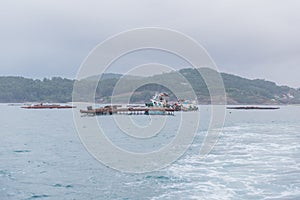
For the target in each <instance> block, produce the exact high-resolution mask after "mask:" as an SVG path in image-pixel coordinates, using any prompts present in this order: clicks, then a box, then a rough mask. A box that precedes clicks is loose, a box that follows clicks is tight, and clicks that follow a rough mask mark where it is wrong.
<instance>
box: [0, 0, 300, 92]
mask: <svg viewBox="0 0 300 200" xmlns="http://www.w3.org/2000/svg"><path fill="white" fill-rule="evenodd" d="M299 10H300V1H298V0H206V1H203V0H195V1H192V0H187V1H184V0H164V1H162V0H151V1H150V0H119V1H116V0H107V1H101V0H100V1H96V0H95V1H90V0H87V1H75V0H69V1H64V0H60V1H55V0H43V1H40V0H24V1H19V0H7V1H6V0H2V1H1V3H0V25H1V29H0V31H1V32H0V36H1V37H0V44H1V45H0V75H21V76H26V77H32V78H42V77H51V76H58V75H59V76H63V77H68V78H74V77H75V75H76V72H77V70H78V68H79V66H80V64H81V62H82V61H83V59H84V58H85V57H86V56H87V54H88V53H89V51H91V50H92V49H93V47H95V45H97V44H98V43H100V42H101V41H103V40H104V39H106V38H107V37H109V36H111V35H113V34H116V33H119V32H121V31H125V30H128V29H132V28H138V27H149V26H155V27H166V28H170V29H175V30H178V31H180V32H183V33H185V34H187V35H189V36H191V37H193V38H194V39H196V40H197V41H198V42H199V43H200V44H202V45H203V46H204V47H205V48H206V49H207V51H208V52H209V54H210V55H211V57H212V58H213V59H214V61H215V62H216V64H217V65H218V67H219V69H220V71H224V72H229V73H233V74H237V75H241V76H244V77H248V78H264V79H268V80H271V81H275V82H276V83H278V84H281V85H282V84H283V85H289V86H293V87H297V88H298V87H300V76H299V75H300V37H299V36H300V12H299ZM153 55H154V54H153ZM153 55H152V57H153ZM136 56H138V55H136ZM144 56H145V55H144ZM150 57H151V56H150ZM161 57H162V56H161ZM131 58H132V59H140V60H142V59H143V56H142V55H140V57H139V58H135V57H133V56H131ZM165 58H167V56H166V57H165ZM125 60H126V59H125ZM128 60H130V57H129V58H127V61H128ZM145 61H149V58H148V60H147V59H146V60H145ZM119 63H120V65H121V64H122V63H121V62H119ZM121 71H122V70H121Z"/></svg>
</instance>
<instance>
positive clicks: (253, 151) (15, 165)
mask: <svg viewBox="0 0 300 200" xmlns="http://www.w3.org/2000/svg"><path fill="white" fill-rule="evenodd" d="M209 108H210V106H201V109H200V112H202V113H203V116H202V118H201V120H202V121H203V125H202V126H201V127H199V130H198V131H197V135H196V137H195V139H194V142H193V143H192V144H191V147H190V148H189V149H188V150H187V152H186V153H185V154H184V155H183V156H182V157H180V158H179V159H178V160H177V161H176V162H174V163H172V164H171V165H170V166H168V167H166V168H163V169H161V170H158V171H155V172H149V173H142V174H134V173H124V172H120V171H118V170H115V169H111V168H110V167H108V166H105V165H103V164H102V163H101V162H99V161H97V160H96V159H95V158H94V157H93V156H92V155H90V154H89V153H88V151H87V150H86V149H85V147H84V145H83V144H82V143H81V141H80V139H79V137H78V134H77V130H76V128H75V125H74V121H73V113H72V110H55V109H53V110H26V109H22V108H20V107H17V106H7V105H6V104H1V105H0V113H1V114H0V122H1V126H0V136H1V140H0V199H1V200H6V199H8V200H10V199H12V200H18V199H23V200H32V199H79V200H82V199H300V107H299V106H281V109H279V110H227V111H226V119H225V125H224V128H223V131H222V134H221V136H220V137H219V139H218V141H217V143H216V145H215V146H214V148H213V149H212V151H211V152H210V153H209V154H208V155H207V156H206V157H204V158H201V157H200V156H199V149H200V148H201V144H202V142H203V138H204V135H205V132H206V129H207V125H208V124H209V119H210V115H209ZM73 111H74V112H79V109H75V110H73ZM183 115H188V113H185V114H183ZM122 117H127V118H128V120H133V121H135V122H136V123H137V124H139V125H140V126H146V125H147V123H149V121H151V120H153V121H155V120H159V119H160V118H159V117H161V118H163V117H164V116H153V117H154V118H149V116H122ZM150 117H151V116H150ZM166 117H167V119H166V120H169V121H170V122H173V123H167V125H166V126H167V127H166V128H164V129H162V130H161V131H160V132H159V133H158V134H157V135H155V136H154V137H153V138H152V142H149V141H147V140H143V142H140V141H138V142H137V141H133V139H132V138H131V139H130V137H127V136H124V134H123V133H122V132H121V130H120V129H119V128H118V127H117V126H116V125H115V123H114V120H113V116H97V117H96V118H97V119H98V121H99V124H103V128H104V129H105V130H107V132H106V134H107V135H108V137H109V138H110V139H111V141H112V142H114V143H115V144H116V145H118V146H120V147H121V148H124V149H127V150H128V151H133V152H138V151H140V152H147V151H153V150H154V149H155V148H161V147H163V146H164V145H166V144H167V143H168V142H170V140H172V138H174V137H175V136H176V130H177V128H176V127H177V126H178V123H179V122H180V117H182V114H179V113H176V114H175V116H166ZM87 119H89V118H87ZM91 119H92V118H91ZM164 119H165V118H164ZM85 120H86V118H85Z"/></svg>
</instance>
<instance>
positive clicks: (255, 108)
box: [227, 106, 280, 110]
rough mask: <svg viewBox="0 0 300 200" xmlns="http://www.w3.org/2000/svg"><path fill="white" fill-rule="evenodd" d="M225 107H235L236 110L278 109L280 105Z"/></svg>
mask: <svg viewBox="0 0 300 200" xmlns="http://www.w3.org/2000/svg"><path fill="white" fill-rule="evenodd" d="M227 109H236V110H276V109H280V107H261V106H239V107H227Z"/></svg>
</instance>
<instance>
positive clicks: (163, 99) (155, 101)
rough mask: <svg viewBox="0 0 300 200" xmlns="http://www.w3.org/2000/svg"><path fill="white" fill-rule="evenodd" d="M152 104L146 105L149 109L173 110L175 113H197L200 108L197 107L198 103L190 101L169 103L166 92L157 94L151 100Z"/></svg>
mask: <svg viewBox="0 0 300 200" xmlns="http://www.w3.org/2000/svg"><path fill="white" fill-rule="evenodd" d="M150 101H151V102H150V103H146V106H147V107H154V108H172V109H174V110H175V111H197V110H198V106H197V105H196V101H190V100H184V99H182V100H178V101H177V102H175V103H169V95H168V94H167V93H165V92H163V93H156V94H155V95H154V96H153V98H152V99H150Z"/></svg>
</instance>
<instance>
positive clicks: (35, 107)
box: [21, 103, 76, 109]
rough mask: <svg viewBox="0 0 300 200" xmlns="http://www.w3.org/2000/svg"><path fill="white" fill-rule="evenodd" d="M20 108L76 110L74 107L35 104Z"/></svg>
mask: <svg viewBox="0 0 300 200" xmlns="http://www.w3.org/2000/svg"><path fill="white" fill-rule="evenodd" d="M21 108H26V109H67V108H76V107H75V106H69V105H57V104H42V103H40V104H35V105H30V106H22V107H21Z"/></svg>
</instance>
